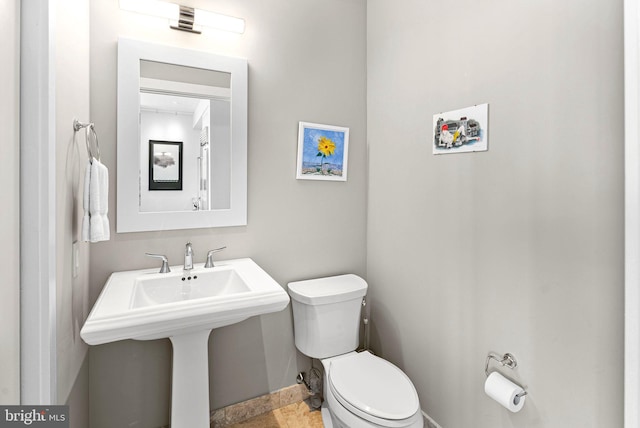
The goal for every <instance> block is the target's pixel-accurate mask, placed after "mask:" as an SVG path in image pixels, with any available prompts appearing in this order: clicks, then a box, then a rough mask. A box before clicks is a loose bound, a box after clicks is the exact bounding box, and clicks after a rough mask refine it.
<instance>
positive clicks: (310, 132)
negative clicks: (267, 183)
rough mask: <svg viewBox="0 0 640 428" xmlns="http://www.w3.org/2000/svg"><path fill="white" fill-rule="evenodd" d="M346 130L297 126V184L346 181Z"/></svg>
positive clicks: (347, 136) (325, 126)
mask: <svg viewBox="0 0 640 428" xmlns="http://www.w3.org/2000/svg"><path fill="white" fill-rule="evenodd" d="M348 148H349V128H343V127H340V126H333V125H320V124H318V123H309V122H300V125H299V128H298V163H297V169H296V178H297V179H298V180H327V181H347V153H348Z"/></svg>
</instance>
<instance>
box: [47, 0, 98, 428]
mask: <svg viewBox="0 0 640 428" xmlns="http://www.w3.org/2000/svg"><path fill="white" fill-rule="evenodd" d="M53 4H54V5H55V8H54V9H52V10H53V11H54V12H53V13H55V15H54V17H53V19H54V22H55V24H54V28H55V48H54V52H55V109H56V110H55V116H56V118H55V127H56V296H57V308H56V318H57V332H56V333H57V340H56V346H57V366H58V370H57V387H58V392H57V393H58V403H59V404H68V405H69V406H70V409H71V410H70V411H71V416H72V418H71V423H72V427H74V428H83V427H86V426H87V425H88V417H89V397H88V395H87V394H86V391H87V389H88V346H87V345H86V344H85V343H84V342H83V341H82V339H81V338H80V329H81V328H82V325H83V324H84V320H85V319H86V317H87V315H88V314H89V308H90V306H89V244H88V243H84V242H80V239H81V230H82V215H83V211H82V189H83V182H84V170H85V167H86V165H87V159H88V155H87V149H86V145H85V133H84V130H81V131H80V132H77V133H74V131H73V127H72V125H73V119H74V118H76V119H78V120H80V121H83V122H88V121H89V120H92V119H91V114H90V112H89V0H73V1H65V2H54V3H53ZM76 241H77V242H78V252H79V269H78V273H77V275H76V276H74V273H73V256H72V252H73V243H74V242H76Z"/></svg>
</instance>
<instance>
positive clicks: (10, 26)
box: [0, 0, 20, 404]
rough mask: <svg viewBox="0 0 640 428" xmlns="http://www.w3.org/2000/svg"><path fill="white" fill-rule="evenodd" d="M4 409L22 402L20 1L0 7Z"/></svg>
mask: <svg viewBox="0 0 640 428" xmlns="http://www.w3.org/2000/svg"><path fill="white" fill-rule="evenodd" d="M0 29H1V31H2V33H0V34H1V36H0V57H1V58H3V59H4V61H5V64H7V66H3V67H1V68H0V82H3V83H4V85H5V89H3V96H2V97H0V117H2V118H3V119H2V126H0V141H2V143H1V144H0V159H2V160H3V167H2V168H0V182H2V183H3V185H2V188H3V204H2V205H3V208H2V215H1V221H0V236H2V237H3V241H4V243H5V245H2V246H1V247H0V261H1V262H0V270H1V271H2V272H3V280H2V286H0V314H1V315H0V344H2V345H1V346H0V404H18V403H19V402H20V209H19V207H20V167H19V166H20V1H19V0H8V1H3V2H2V3H0Z"/></svg>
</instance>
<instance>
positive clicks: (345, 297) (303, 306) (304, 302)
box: [289, 274, 367, 359]
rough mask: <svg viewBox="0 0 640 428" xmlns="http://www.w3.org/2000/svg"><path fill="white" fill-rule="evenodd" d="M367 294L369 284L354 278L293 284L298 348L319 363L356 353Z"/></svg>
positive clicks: (339, 277)
mask: <svg viewBox="0 0 640 428" xmlns="http://www.w3.org/2000/svg"><path fill="white" fill-rule="evenodd" d="M365 294H367V283H366V281H365V280H364V279H362V278H360V277H359V276H357V275H353V274H348V275H339V276H332V277H327V278H318V279H310V280H306V281H297V282H291V283H289V295H290V296H291V305H292V307H293V329H294V335H295V343H296V348H298V350H300V352H302V353H303V354H305V355H307V356H309V357H312V358H319V359H320V358H327V357H332V356H336V355H341V354H346V353H347V352H351V351H354V350H356V349H357V348H358V344H359V340H360V337H359V333H360V311H361V310H362V298H363V297H364V295H365Z"/></svg>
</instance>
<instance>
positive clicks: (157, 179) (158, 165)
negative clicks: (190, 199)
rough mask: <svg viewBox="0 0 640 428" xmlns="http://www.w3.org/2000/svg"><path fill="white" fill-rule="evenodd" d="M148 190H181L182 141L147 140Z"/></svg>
mask: <svg viewBox="0 0 640 428" xmlns="http://www.w3.org/2000/svg"><path fill="white" fill-rule="evenodd" d="M149 190H182V141H158V140H149Z"/></svg>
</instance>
